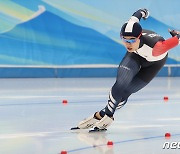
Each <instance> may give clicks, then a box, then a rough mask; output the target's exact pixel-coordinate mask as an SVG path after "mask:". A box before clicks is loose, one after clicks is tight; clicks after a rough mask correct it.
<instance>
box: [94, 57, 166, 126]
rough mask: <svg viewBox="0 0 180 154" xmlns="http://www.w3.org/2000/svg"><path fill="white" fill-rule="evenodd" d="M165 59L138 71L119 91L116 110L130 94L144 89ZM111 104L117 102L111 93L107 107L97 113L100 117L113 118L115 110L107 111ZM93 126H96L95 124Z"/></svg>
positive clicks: (124, 102)
mask: <svg viewBox="0 0 180 154" xmlns="http://www.w3.org/2000/svg"><path fill="white" fill-rule="evenodd" d="M166 58H167V57H165V58H164V59H163V60H161V61H158V62H153V63H150V66H148V67H145V68H141V69H140V71H139V72H138V73H137V74H136V75H135V77H134V78H133V79H132V80H131V82H130V83H129V84H128V86H127V87H126V88H125V89H124V91H121V94H120V95H121V101H120V103H119V104H118V105H117V106H116V109H118V108H121V107H123V106H124V105H125V104H126V102H127V99H128V97H129V96H130V95H131V94H132V93H135V92H137V91H139V90H140V89H142V88H143V87H145V86H146V85H147V84H148V83H149V82H150V81H151V80H152V79H153V78H154V77H155V76H156V74H157V73H158V72H159V70H160V69H161V68H162V67H163V65H164V63H165V61H166ZM112 102H117V101H116V100H115V99H114V97H113V96H112V93H111V92H110V95H109V101H108V105H107V106H106V107H105V109H103V110H101V111H100V112H99V114H100V116H101V117H103V116H105V115H108V116H109V115H110V116H109V117H111V115H112V116H113V114H114V112H115V109H114V110H110V109H109V106H111V105H112ZM110 111H113V112H111V114H109V112H110ZM97 123H98V124H99V123H101V120H100V121H98V122H97ZM102 124H103V123H102ZM94 125H95V126H96V123H95V124H94ZM108 126H109V125H108Z"/></svg>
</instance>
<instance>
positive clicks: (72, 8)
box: [0, 0, 180, 78]
mask: <svg viewBox="0 0 180 154" xmlns="http://www.w3.org/2000/svg"><path fill="white" fill-rule="evenodd" d="M179 6H180V2H179V0H173V2H172V1H163V0H158V1H155V0H149V1H143V0H138V1H131V0H126V1H120V0H98V1H97V0H90V1H84V0H76V1H74V0H28V1H22V0H0V77H2V78H4V77H7V78H11V77H28V78H29V77H114V76H116V71H117V67H118V64H119V63H120V61H121V59H122V58H123V56H124V54H125V52H126V50H125V48H124V47H123V45H122V42H121V40H120V37H119V31H120V28H121V26H122V24H123V23H124V22H126V21H127V20H128V19H129V17H130V16H131V15H132V14H133V13H134V11H136V10H138V9H139V8H147V9H148V10H149V11H150V17H149V18H148V19H147V20H145V21H143V20H141V25H142V27H143V28H144V29H149V30H153V31H156V32H157V33H159V34H160V35H162V36H163V37H164V38H169V37H171V36H170V34H169V33H168V28H170V29H176V30H180V9H179ZM179 64H180V46H178V47H176V48H174V49H172V50H171V51H170V52H169V58H168V60H167V62H166V65H165V67H164V68H163V69H162V70H161V71H160V72H159V74H158V76H180V69H179Z"/></svg>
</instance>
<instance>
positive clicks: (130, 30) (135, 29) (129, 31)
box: [120, 22, 142, 37]
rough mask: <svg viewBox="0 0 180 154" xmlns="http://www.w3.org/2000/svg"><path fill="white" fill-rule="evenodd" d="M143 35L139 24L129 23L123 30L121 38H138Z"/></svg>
mask: <svg viewBox="0 0 180 154" xmlns="http://www.w3.org/2000/svg"><path fill="white" fill-rule="evenodd" d="M141 33H142V27H141V25H140V24H139V23H137V22H127V23H125V24H124V25H123V26H122V28H121V33H120V35H121V36H134V37H138V36H139V35H140V34H141Z"/></svg>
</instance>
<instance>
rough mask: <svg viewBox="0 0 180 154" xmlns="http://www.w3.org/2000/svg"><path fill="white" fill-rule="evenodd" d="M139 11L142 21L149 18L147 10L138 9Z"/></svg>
mask: <svg viewBox="0 0 180 154" xmlns="http://www.w3.org/2000/svg"><path fill="white" fill-rule="evenodd" d="M139 10H140V11H141V14H142V18H143V19H144V20H146V19H147V18H148V17H149V14H150V13H149V11H148V10H147V9H139Z"/></svg>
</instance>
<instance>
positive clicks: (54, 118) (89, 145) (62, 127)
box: [0, 77, 180, 154]
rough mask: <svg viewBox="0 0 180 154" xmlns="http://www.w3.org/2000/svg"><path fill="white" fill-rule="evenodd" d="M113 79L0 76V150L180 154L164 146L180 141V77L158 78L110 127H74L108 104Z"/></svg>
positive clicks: (16, 153)
mask: <svg viewBox="0 0 180 154" xmlns="http://www.w3.org/2000/svg"><path fill="white" fill-rule="evenodd" d="M114 81H115V78H56V79H54V78H50V79H47V78H44V79H0V154H60V153H61V151H63V150H66V151H67V153H68V154H69V153H72V154H179V153H180V147H179V148H178V146H177V148H176V149H168V148H165V149H163V145H164V143H165V142H169V143H172V142H180V78H175V77H174V78H160V77H158V78H155V79H154V80H153V81H152V82H151V83H150V84H149V85H148V86H147V87H145V88H144V89H143V90H141V91H139V92H138V93H136V94H133V95H132V96H131V97H130V98H129V101H128V103H127V104H126V105H125V106H124V107H123V108H122V109H120V110H117V112H116V113H115V117H114V118H115V121H114V122H113V124H112V125H111V126H110V127H109V129H108V130H107V131H106V132H98V133H88V131H87V130H83V131H70V128H71V127H74V126H76V125H77V123H78V122H79V121H80V120H82V119H84V118H86V117H88V116H89V115H92V114H93V113H94V112H95V111H98V110H100V109H102V108H103V107H104V106H105V105H106V103H107V98H108V94H109V91H110V89H111V86H112V85H113V84H114ZM164 96H167V97H168V98H169V100H168V101H164V99H163V98H164ZM64 99H65V100H68V103H67V104H63V103H62V100H64ZM167 132H169V133H170V134H171V137H170V138H169V139H167V138H165V137H164V135H165V133H167ZM108 141H113V143H114V144H113V146H107V142H108ZM179 146H180V145H179Z"/></svg>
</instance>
